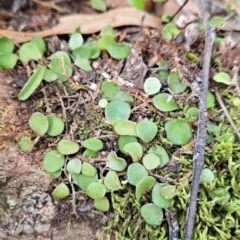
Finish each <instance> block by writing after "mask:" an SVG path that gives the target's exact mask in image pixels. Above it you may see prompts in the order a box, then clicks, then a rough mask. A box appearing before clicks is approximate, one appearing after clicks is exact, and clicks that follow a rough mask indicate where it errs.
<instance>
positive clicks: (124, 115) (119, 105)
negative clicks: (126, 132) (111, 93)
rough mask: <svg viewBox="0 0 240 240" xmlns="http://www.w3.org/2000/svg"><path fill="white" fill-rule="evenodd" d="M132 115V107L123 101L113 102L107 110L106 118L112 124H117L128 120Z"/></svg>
mask: <svg viewBox="0 0 240 240" xmlns="http://www.w3.org/2000/svg"><path fill="white" fill-rule="evenodd" d="M130 114H131V108H130V105H129V104H128V103H126V102H123V101H121V100H118V99H116V100H113V101H112V102H110V103H109V104H108V105H107V107H106V108H105V116H106V118H107V120H108V121H109V122H110V123H111V124H113V125H114V124H116V123H117V122H118V121H120V120H128V118H129V117H130Z"/></svg>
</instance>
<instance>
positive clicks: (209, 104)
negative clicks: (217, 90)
mask: <svg viewBox="0 0 240 240" xmlns="http://www.w3.org/2000/svg"><path fill="white" fill-rule="evenodd" d="M206 102H207V103H206V105H207V106H206V108H207V109H209V108H212V107H214V106H215V102H216V99H215V96H214V94H212V93H211V92H210V91H208V92H207V99H206Z"/></svg>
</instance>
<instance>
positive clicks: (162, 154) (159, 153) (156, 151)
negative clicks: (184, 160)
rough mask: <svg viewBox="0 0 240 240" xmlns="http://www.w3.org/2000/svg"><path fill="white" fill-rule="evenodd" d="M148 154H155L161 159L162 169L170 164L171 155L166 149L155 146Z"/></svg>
mask: <svg viewBox="0 0 240 240" xmlns="http://www.w3.org/2000/svg"><path fill="white" fill-rule="evenodd" d="M148 153H154V154H156V155H157V156H159V157H160V161H161V163H160V166H159V167H160V168H162V167H164V166H165V165H166V164H167V163H169V155H168V153H167V151H166V149H165V148H164V147H162V146H159V145H156V146H153V147H151V148H150V149H149V150H148Z"/></svg>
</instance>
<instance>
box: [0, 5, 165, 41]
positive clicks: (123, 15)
mask: <svg viewBox="0 0 240 240" xmlns="http://www.w3.org/2000/svg"><path fill="white" fill-rule="evenodd" d="M143 17H145V18H144V21H143V22H142V18H143ZM107 25H111V26H112V27H120V26H129V25H135V26H142V25H143V26H145V27H152V28H156V29H160V27H161V20H160V19H159V18H157V17H154V16H151V15H150V14H148V13H146V12H143V11H139V10H137V9H134V8H130V7H127V8H117V9H115V10H111V11H108V12H106V13H103V14H94V15H93V14H75V15H70V16H64V17H61V18H60V19H59V24H58V25H56V26H54V27H52V28H49V29H46V30H44V31H40V32H17V31H9V30H1V29H0V36H4V37H8V38H9V39H11V40H12V41H14V42H15V43H21V42H26V41H28V40H30V39H32V38H33V37H35V36H39V37H48V36H52V35H61V34H70V33H73V32H74V31H75V29H76V28H78V27H80V29H81V33H82V34H92V33H96V32H99V31H101V30H102V28H103V27H105V26H107Z"/></svg>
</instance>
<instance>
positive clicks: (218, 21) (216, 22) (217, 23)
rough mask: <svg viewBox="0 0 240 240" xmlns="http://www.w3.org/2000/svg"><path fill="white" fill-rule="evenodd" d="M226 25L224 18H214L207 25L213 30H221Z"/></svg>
mask: <svg viewBox="0 0 240 240" xmlns="http://www.w3.org/2000/svg"><path fill="white" fill-rule="evenodd" d="M225 24H226V19H225V18H224V17H219V16H215V17H213V18H212V19H211V20H210V21H209V25H210V26H211V27H213V28H221V27H224V26H225Z"/></svg>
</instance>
